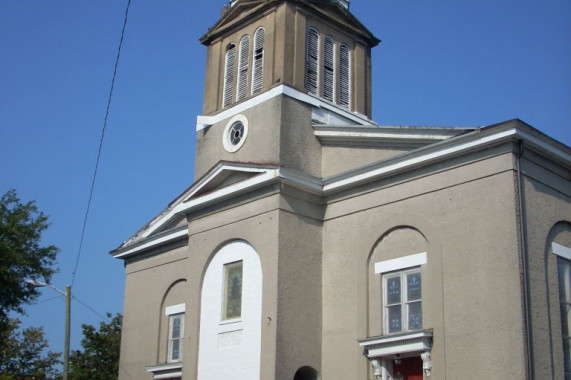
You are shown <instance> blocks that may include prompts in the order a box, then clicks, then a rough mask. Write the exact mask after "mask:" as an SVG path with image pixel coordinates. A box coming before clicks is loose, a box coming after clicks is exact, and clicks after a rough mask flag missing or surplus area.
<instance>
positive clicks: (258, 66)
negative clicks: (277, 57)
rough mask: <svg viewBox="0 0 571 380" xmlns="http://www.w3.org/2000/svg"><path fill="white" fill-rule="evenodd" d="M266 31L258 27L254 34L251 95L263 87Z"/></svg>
mask: <svg viewBox="0 0 571 380" xmlns="http://www.w3.org/2000/svg"><path fill="white" fill-rule="evenodd" d="M265 40H266V30H265V29H264V28H263V27H259V28H258V29H256V31H255V32H254V48H253V49H252V94H255V93H257V92H260V91H261V90H262V87H263V85H264V60H265V51H264V50H265V46H264V44H265Z"/></svg>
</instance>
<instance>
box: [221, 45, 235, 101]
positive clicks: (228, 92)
mask: <svg viewBox="0 0 571 380" xmlns="http://www.w3.org/2000/svg"><path fill="white" fill-rule="evenodd" d="M235 61H236V45H234V44H230V45H228V48H227V49H226V62H225V64H224V91H223V92H222V107H226V106H229V105H230V104H232V99H233V97H234V71H235V67H234V66H235Z"/></svg>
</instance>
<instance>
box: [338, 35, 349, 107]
mask: <svg viewBox="0 0 571 380" xmlns="http://www.w3.org/2000/svg"><path fill="white" fill-rule="evenodd" d="M350 65H351V61H350V57H349V48H348V47H347V45H341V47H340V48H339V105H340V106H341V107H344V108H349V105H350V103H351V78H350V72H351V69H350Z"/></svg>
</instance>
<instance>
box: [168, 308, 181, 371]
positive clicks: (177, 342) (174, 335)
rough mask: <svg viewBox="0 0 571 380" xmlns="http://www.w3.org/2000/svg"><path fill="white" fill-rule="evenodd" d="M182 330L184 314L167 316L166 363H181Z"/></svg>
mask: <svg viewBox="0 0 571 380" xmlns="http://www.w3.org/2000/svg"><path fill="white" fill-rule="evenodd" d="M183 329H184V314H175V315H171V316H169V344H168V362H169V363H176V362H180V361H182V336H183Z"/></svg>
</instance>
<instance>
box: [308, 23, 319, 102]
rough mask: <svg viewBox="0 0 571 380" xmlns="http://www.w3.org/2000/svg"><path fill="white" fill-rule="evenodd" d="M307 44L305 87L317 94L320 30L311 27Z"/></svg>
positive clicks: (311, 92)
mask: <svg viewBox="0 0 571 380" xmlns="http://www.w3.org/2000/svg"><path fill="white" fill-rule="evenodd" d="M306 44H307V48H306V57H305V88H306V89H307V92H309V93H310V94H313V95H317V79H318V78H319V72H318V70H319V69H318V68H319V32H318V31H317V29H315V28H309V30H308V31H307V41H306Z"/></svg>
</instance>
